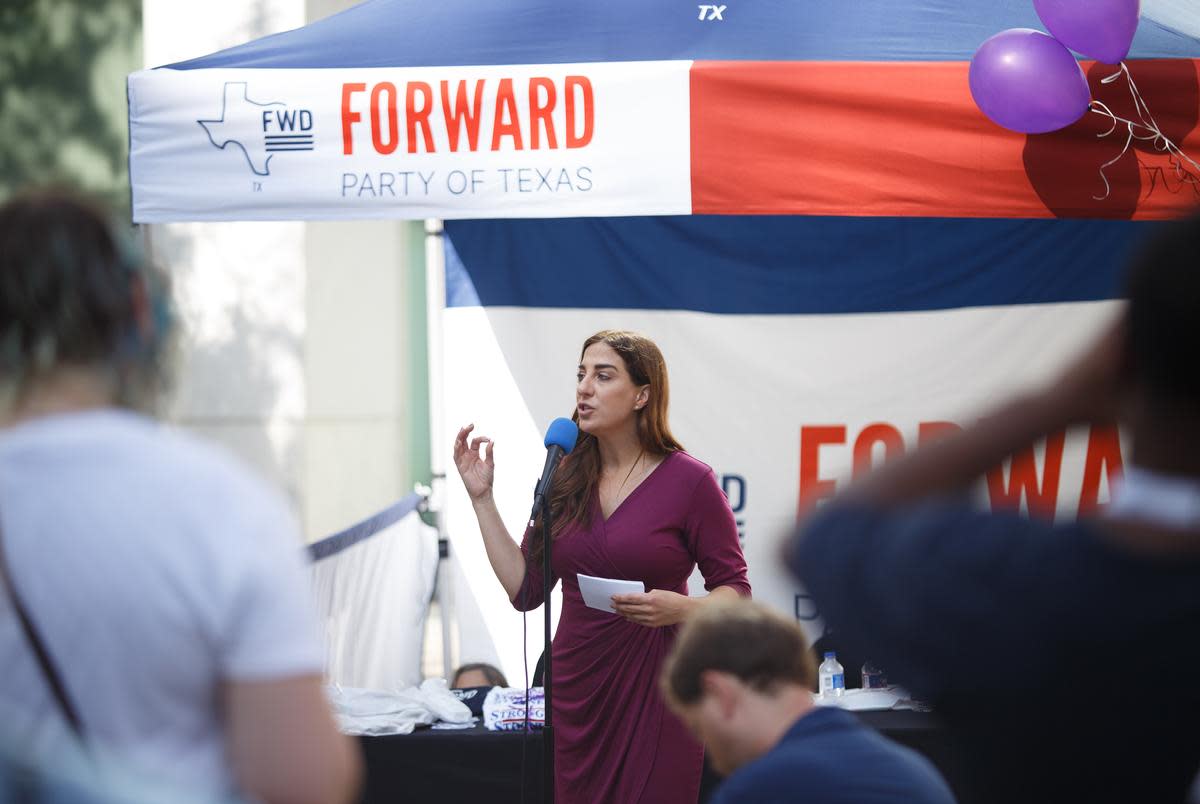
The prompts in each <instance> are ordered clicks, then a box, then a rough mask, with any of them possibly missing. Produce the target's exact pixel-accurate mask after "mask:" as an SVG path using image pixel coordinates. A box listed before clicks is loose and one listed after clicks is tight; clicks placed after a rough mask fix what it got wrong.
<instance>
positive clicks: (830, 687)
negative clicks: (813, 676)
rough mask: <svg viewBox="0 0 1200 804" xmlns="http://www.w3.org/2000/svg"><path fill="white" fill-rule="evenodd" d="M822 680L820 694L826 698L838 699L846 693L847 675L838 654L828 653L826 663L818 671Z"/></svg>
mask: <svg viewBox="0 0 1200 804" xmlns="http://www.w3.org/2000/svg"><path fill="white" fill-rule="evenodd" d="M817 675H818V677H819V678H820V679H821V686H820V688H819V689H820V694H821V695H822V696H826V697H834V698H836V697H838V696H839V695H841V694H842V693H844V692H845V691H846V673H845V671H844V670H843V669H842V665H841V664H840V663H839V662H838V660H837V654H836V653H834V652H833V651H826V653H825V661H823V662H821V667H820V669H819V670H818V671H817Z"/></svg>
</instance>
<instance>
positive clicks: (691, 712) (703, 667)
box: [662, 600, 816, 774]
mask: <svg viewBox="0 0 1200 804" xmlns="http://www.w3.org/2000/svg"><path fill="white" fill-rule="evenodd" d="M815 677H816V670H815V668H814V663H813V658H812V655H811V653H810V652H809V649H808V643H807V641H806V640H805V638H804V633H803V632H802V631H801V630H800V628H799V627H798V626H797V625H796V624H795V623H792V622H789V621H788V620H786V619H784V618H783V617H782V616H780V615H778V614H775V613H774V612H771V611H769V610H768V609H766V608H764V607H763V606H761V605H759V604H757V603H753V602H751V601H749V600H737V601H730V602H728V603H726V602H722V603H720V604H713V605H710V606H707V607H705V608H704V609H702V610H701V611H700V612H698V613H697V614H696V615H694V616H693V617H691V618H690V619H689V620H688V622H687V625H685V626H684V628H683V630H682V631H681V632H680V634H679V639H678V641H677V642H676V643H675V648H674V650H673V651H672V653H671V655H670V656H669V657H668V658H667V661H666V664H665V666H664V668H663V675H662V685H663V692H664V694H665V696H666V699H667V702H668V703H669V705H670V706H671V708H672V709H673V710H674V711H675V712H676V714H678V715H679V717H680V718H681V719H682V720H683V721H684V722H685V723H686V724H687V725H688V727H689V728H691V730H692V731H693V732H695V733H696V735H697V736H698V737H699V738H700V739H701V740H702V741H704V743H705V745H706V746H707V750H708V753H709V757H710V759H711V761H712V763H713V767H714V768H715V769H716V770H717V771H718V772H719V773H722V774H729V773H732V772H733V771H735V770H737V769H738V768H740V767H741V766H742V765H745V764H746V763H747V762H750V761H752V760H754V759H756V758H758V757H760V756H762V755H763V754H765V753H766V752H767V751H769V750H770V749H771V747H772V746H774V745H775V744H776V743H777V742H778V741H779V739H780V738H781V737H782V736H783V734H784V733H785V732H787V730H788V729H789V728H790V727H791V726H792V724H793V723H795V721H796V720H797V718H799V717H800V716H801V715H803V714H804V713H805V712H807V711H809V710H810V709H811V708H812V706H813V703H812V693H810V692H809V690H810V689H811V688H812V685H813V680H814V678H815Z"/></svg>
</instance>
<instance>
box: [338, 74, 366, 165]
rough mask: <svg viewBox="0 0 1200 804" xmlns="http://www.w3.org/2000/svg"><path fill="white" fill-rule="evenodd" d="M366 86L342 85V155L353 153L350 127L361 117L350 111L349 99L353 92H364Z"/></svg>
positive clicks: (352, 137) (352, 134)
mask: <svg viewBox="0 0 1200 804" xmlns="http://www.w3.org/2000/svg"><path fill="white" fill-rule="evenodd" d="M366 89H367V85H366V84H342V153H344V154H352V153H354V132H353V130H352V127H353V125H354V124H355V123H357V122H358V121H359V120H362V115H361V114H359V113H358V112H352V111H350V97H351V96H352V95H353V94H354V93H355V92H365V91H366Z"/></svg>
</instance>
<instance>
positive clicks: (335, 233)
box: [143, 0, 424, 540]
mask: <svg viewBox="0 0 1200 804" xmlns="http://www.w3.org/2000/svg"><path fill="white" fill-rule="evenodd" d="M349 5H352V3H350V2H345V1H344V0H343V1H342V2H328V1H324V0H310V2H307V3H306V2H305V0H259V1H258V2H250V3H247V2H240V1H237V2H235V0H216V2H206V3H180V2H177V0H144V3H143V19H144V53H145V64H146V66H148V67H153V66H158V65H162V64H169V63H172V62H176V61H180V60H183V59H188V58H192V57H196V56H200V55H204V54H206V53H211V52H213V51H215V50H219V49H221V48H225V47H229V46H232V45H236V44H240V43H242V42H246V41H249V40H251V39H254V38H257V37H260V36H265V35H268V34H271V33H275V32H278V31H283V30H288V29H291V28H296V27H299V26H301V25H303V24H305V22H306V21H309V20H312V19H317V18H320V17H323V16H326V15H327V14H329V13H333V12H335V11H338V10H341V9H342V8H344V7H347V6H349ZM414 236H415V237H419V236H420V234H419V225H418V224H412V223H407V222H372V223H300V222H296V223H213V224H170V225H155V226H152V227H149V231H148V233H147V240H148V242H149V244H150V247H151V250H152V253H153V255H154V257H155V258H156V259H157V260H158V261H160V262H161V263H162V264H163V265H164V266H166V267H167V268H169V269H170V271H171V273H172V275H173V278H174V283H175V298H176V304H177V306H178V308H179V311H180V314H181V319H182V322H183V338H182V341H181V344H180V346H181V348H180V353H179V362H178V370H177V372H176V376H177V382H176V388H175V390H174V392H173V394H172V396H171V398H170V400H169V403H168V407H167V414H168V417H169V418H170V419H171V420H172V421H174V422H176V423H178V424H179V425H181V426H183V427H185V428H187V429H189V430H192V431H194V432H197V433H199V434H201V435H203V436H205V437H208V438H211V439H213V440H215V441H218V442H220V443H222V444H224V445H226V446H227V447H228V448H230V449H231V450H233V451H234V452H236V453H238V454H239V455H241V456H242V457H243V458H245V459H246V460H248V461H249V462H250V463H251V464H252V465H254V466H255V467H256V468H258V469H259V470H260V471H261V472H262V473H263V474H265V475H266V476H268V477H269V478H271V479H272V480H273V481H275V482H276V483H277V484H278V485H279V486H281V487H282V488H283V489H285V490H286V492H287V493H288V495H289V496H290V497H291V499H292V500H293V502H294V504H295V508H296V512H297V514H298V515H299V516H300V517H301V520H302V522H303V524H304V530H305V534H306V536H307V538H308V539H309V540H314V539H318V538H321V537H322V536H325V535H327V534H329V533H330V532H333V531H336V530H339V529H341V528H343V527H346V526H347V525H350V524H353V523H354V522H356V521H357V520H359V519H361V518H363V517H365V516H367V515H369V514H371V513H373V512H374V511H376V510H378V509H380V508H383V507H385V506H387V505H388V504H390V503H391V502H393V501H394V500H396V499H397V498H399V497H401V496H403V495H404V494H406V493H408V491H410V490H411V478H410V469H409V462H408V460H407V449H408V445H407V443H406V440H407V438H408V434H409V433H410V432H411V430H412V427H411V425H410V423H409V421H408V418H407V416H408V415H409V409H410V405H409V404H408V400H409V397H410V388H411V386H412V382H411V378H410V372H411V365H410V364H411V361H410V359H409V349H408V345H407V343H406V342H405V333H406V331H407V328H408V322H407V315H408V313H407V310H408V305H407V303H406V301H405V299H406V295H407V294H408V293H409V292H410V291H409V287H410V285H409V276H411V273H412V272H411V270H410V266H408V265H407V263H408V257H407V255H408V254H409V250H410V248H411V244H410V243H409V242H408V238H410V237H414ZM417 268H418V269H419V266H417ZM418 388H420V389H421V390H420V393H424V384H423V383H419V384H418Z"/></svg>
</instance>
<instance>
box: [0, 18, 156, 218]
mask: <svg viewBox="0 0 1200 804" xmlns="http://www.w3.org/2000/svg"><path fill="white" fill-rule="evenodd" d="M141 53H142V3H141V0H104V2H94V1H93V2H87V1H86V0H74V1H73V0H3V2H0V199H3V198H5V197H7V196H9V195H11V194H12V193H13V192H14V191H16V190H18V189H20V188H21V187H24V186H27V185H44V184H47V183H58V184H67V185H71V186H75V187H79V188H80V189H82V190H84V191H86V192H87V193H89V194H91V195H94V196H96V197H98V198H100V199H102V200H104V201H106V202H107V203H108V204H110V206H112V208H113V209H115V210H118V211H119V212H123V213H124V214H125V215H126V216H127V215H128V211H129V171H128V150H129V134H128V123H127V104H126V94H125V77H126V75H127V74H128V73H130V72H132V71H134V70H137V69H139V68H140V67H141Z"/></svg>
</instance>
